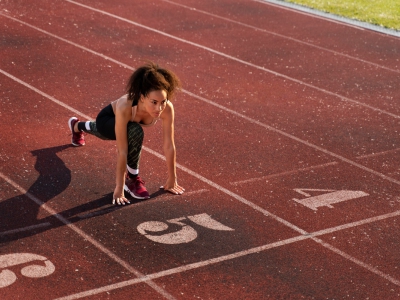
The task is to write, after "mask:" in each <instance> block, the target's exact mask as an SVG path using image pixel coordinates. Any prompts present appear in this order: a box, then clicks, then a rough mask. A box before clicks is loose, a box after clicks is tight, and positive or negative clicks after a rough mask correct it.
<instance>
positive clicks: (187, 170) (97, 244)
mask: <svg viewBox="0 0 400 300" xmlns="http://www.w3.org/2000/svg"><path fill="white" fill-rule="evenodd" d="M0 71H1V72H2V73H3V74H8V73H6V72H4V71H2V70H0ZM13 77H14V76H13ZM14 78H15V77H14ZM20 82H22V83H23V81H20ZM26 87H28V86H26ZM34 91H35V90H34ZM41 95H47V94H41ZM48 99H50V100H52V99H53V98H52V97H50V98H48ZM55 100H56V99H55ZM52 101H53V100H52ZM57 101H58V100H57ZM57 103H62V102H61V101H58V102H57ZM63 107H65V108H67V107H68V106H63ZM76 112H78V111H76ZM79 115H81V116H84V114H82V113H79ZM143 149H144V150H145V151H148V152H149V153H151V154H153V155H154V156H156V157H158V158H160V159H162V160H165V157H164V156H163V155H161V154H159V153H158V152H156V151H154V150H152V149H149V148H147V147H145V146H143ZM177 168H179V169H181V170H183V171H184V172H186V173H188V174H190V175H192V176H193V177H195V178H197V179H199V180H201V181H203V182H205V183H207V184H208V185H210V186H212V187H214V188H216V189H217V190H219V191H221V192H223V193H225V194H227V195H228V196H231V197H232V198H234V199H236V200H238V201H240V202H242V203H243V204H245V205H247V206H249V207H251V208H253V209H254V210H256V211H259V212H261V213H262V214H264V215H265V216H267V217H268V216H269V217H271V218H272V219H274V220H276V221H277V222H280V223H282V224H284V225H286V226H287V227H289V228H291V229H292V230H294V231H297V232H299V233H300V234H301V235H302V236H305V237H307V236H309V233H307V232H306V231H305V230H303V229H301V228H299V227H297V226H296V225H294V224H292V223H290V222H289V221H286V220H285V219H282V218H280V217H278V216H277V215H274V214H272V213H270V212H268V211H267V210H265V209H263V208H262V207H260V206H258V205H256V204H254V203H252V202H250V201H248V200H246V199H245V198H243V197H241V196H239V195H237V194H235V193H233V192H231V191H230V190H228V189H225V188H224V187H222V186H220V185H218V184H216V183H214V182H212V181H211V180H209V179H207V178H205V177H203V176H201V175H200V174H198V173H195V172H193V171H192V170H190V169H188V168H186V167H184V166H182V165H180V164H177ZM0 177H2V178H3V179H4V180H6V181H7V182H8V183H10V184H11V185H13V186H14V187H15V188H16V189H17V190H19V191H20V192H21V193H23V194H25V195H26V196H27V197H29V198H30V199H31V200H33V201H34V202H35V203H37V204H38V205H40V206H42V208H43V209H45V210H46V211H47V212H49V213H50V214H52V215H54V216H55V217H56V218H57V219H59V220H60V221H61V222H63V223H64V224H66V225H67V226H68V227H69V228H71V229H72V230H74V231H75V232H76V233H78V234H79V235H80V236H81V237H83V238H84V239H86V240H88V241H89V242H90V243H92V244H93V245H94V246H95V247H97V248H98V249H99V250H100V251H102V252H103V253H105V254H107V255H108V256H109V257H110V258H111V259H113V260H114V261H115V262H117V263H119V264H120V265H121V266H123V267H124V268H126V269H127V270H128V271H130V272H131V273H133V274H135V275H136V276H137V277H139V278H143V277H145V275H143V274H142V273H140V272H139V271H137V270H136V269H134V268H132V267H131V266H130V265H129V264H128V263H127V262H125V261H124V260H122V259H121V258H119V257H118V256H117V255H115V254H114V253H113V252H111V251H110V250H108V249H107V248H105V247H104V246H103V245H102V244H101V243H99V242H98V241H96V240H95V239H93V238H91V237H90V236H88V235H87V234H86V233H85V232H84V231H82V230H80V229H79V228H78V227H76V226H74V225H73V224H71V223H70V222H69V221H68V220H66V219H65V218H64V217H62V216H61V215H59V214H58V213H56V212H55V211H54V210H53V209H51V208H50V207H48V206H47V205H46V204H44V203H43V202H42V201H40V200H39V199H37V198H36V197H34V196H33V195H31V194H30V193H28V192H27V191H26V190H24V189H23V188H22V187H20V186H19V185H18V184H17V183H15V182H13V181H12V180H11V179H9V178H8V177H7V176H5V175H3V174H2V173H1V172H0ZM293 239H296V238H293ZM312 239H313V240H314V241H316V242H317V243H319V244H321V245H322V246H324V247H326V248H327V249H329V250H332V251H334V252H335V253H338V254H340V255H342V257H344V258H346V259H349V260H350V261H352V262H353V263H355V264H357V265H359V266H361V267H363V268H366V269H367V270H368V271H371V270H372V271H373V272H374V274H377V275H378V276H381V275H382V274H381V272H380V271H379V270H376V269H375V268H373V267H372V266H369V265H367V264H364V263H362V262H360V261H359V260H357V259H356V258H353V257H352V256H350V255H347V254H346V253H344V252H342V251H341V250H339V249H336V248H335V247H333V246H331V245H329V244H327V243H324V242H323V241H321V240H319V239H317V238H315V237H312ZM278 243H279V242H278ZM214 260H215V259H214ZM197 264H199V263H197ZM197 264H194V265H197ZM384 275H385V274H384ZM383 278H385V279H388V278H391V277H390V276H389V275H385V276H384V277H383ZM390 281H391V282H395V279H393V280H390ZM145 282H146V283H147V284H148V285H149V286H151V287H152V288H153V289H154V290H156V291H157V292H158V293H160V294H161V295H163V296H164V297H165V298H167V299H175V298H174V297H173V296H172V295H170V294H168V293H167V292H166V291H165V290H163V289H162V288H161V287H159V286H158V285H156V284H155V283H154V282H152V281H145Z"/></svg>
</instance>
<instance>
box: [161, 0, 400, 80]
mask: <svg viewBox="0 0 400 300" xmlns="http://www.w3.org/2000/svg"><path fill="white" fill-rule="evenodd" d="M162 1H164V2H167V3H170V4H172V5H176V6H180V7H183V8H186V9H189V10H191V11H194V12H198V13H202V14H205V15H208V16H211V17H213V18H217V19H221V20H224V21H228V22H230V23H234V24H238V25H240V26H243V27H247V28H251V29H254V30H255V31H261V32H265V33H267V34H271V35H274V36H277V37H280V38H284V39H287V40H290V41H294V42H296V43H300V44H303V45H307V46H310V47H313V48H316V49H319V50H323V51H326V52H330V53H333V54H335V55H340V56H343V57H346V58H349V59H352V60H356V61H359V62H362V63H365V64H369V65H372V66H374V67H377V68H382V69H385V70H388V71H392V72H396V73H400V70H396V69H391V68H388V67H385V66H382V65H379V64H377V63H373V62H370V61H367V60H364V59H361V58H358V57H355V56H351V55H348V54H345V53H342V52H338V51H335V50H332V49H329V48H325V47H321V46H318V45H315V44H312V43H308V42H305V41H302V40H299V39H295V38H292V37H290V36H287V35H283V34H279V33H276V32H273V31H269V30H266V29H263V28H260V27H256V26H252V25H249V24H246V23H243V22H239V21H235V20H233V19H229V18H225V17H222V16H220V15H216V14H213V13H209V12H206V11H204V10H201V9H197V8H195V7H190V6H186V5H183V4H180V3H176V2H173V1H169V0H162ZM257 2H258V1H257ZM263 4H265V3H263Z"/></svg>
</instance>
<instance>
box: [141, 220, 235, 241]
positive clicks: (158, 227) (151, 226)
mask: <svg viewBox="0 0 400 300" xmlns="http://www.w3.org/2000/svg"><path fill="white" fill-rule="evenodd" d="M187 218H188V219H189V220H191V221H192V222H194V223H196V224H197V225H200V226H203V227H205V228H208V229H212V230H221V231H233V230H234V229H232V228H230V227H228V226H225V225H223V224H221V223H220V222H218V221H216V220H214V219H212V218H211V216H209V215H208V214H199V215H194V216H188V217H187ZM185 219H186V217H181V218H177V219H171V220H167V222H168V223H171V224H176V225H179V226H181V227H182V229H180V230H179V231H176V232H171V233H166V234H163V235H152V234H149V233H148V232H152V233H154V232H161V231H164V230H167V229H168V227H169V226H168V224H166V223H164V222H158V221H149V222H144V223H141V224H139V226H138V227H137V230H138V231H139V233H141V234H143V235H144V236H145V237H147V238H148V239H149V240H152V241H154V242H157V243H162V244H169V245H174V244H183V243H189V242H191V241H193V240H194V239H196V238H197V232H196V230H194V229H193V228H192V227H191V226H189V225H186V224H185V223H182V222H181V221H182V220H185Z"/></svg>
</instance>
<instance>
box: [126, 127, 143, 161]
mask: <svg viewBox="0 0 400 300" xmlns="http://www.w3.org/2000/svg"><path fill="white" fill-rule="evenodd" d="M143 137H144V132H143V128H142V126H140V125H139V124H138V123H134V122H129V123H128V166H129V167H130V168H132V169H139V160H140V153H141V151H142V144H143Z"/></svg>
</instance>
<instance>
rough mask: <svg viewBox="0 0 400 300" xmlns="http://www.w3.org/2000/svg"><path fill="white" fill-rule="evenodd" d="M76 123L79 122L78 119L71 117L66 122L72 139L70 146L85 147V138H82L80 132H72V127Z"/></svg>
mask: <svg viewBox="0 0 400 300" xmlns="http://www.w3.org/2000/svg"><path fill="white" fill-rule="evenodd" d="M76 122H79V119H78V118H77V117H72V118H71V119H69V120H68V126H69V129H70V130H71V133H72V138H71V143H72V145H74V146H75V147H79V146H83V145H85V138H84V137H83V132H82V131H80V132H75V131H74V126H75V123H76Z"/></svg>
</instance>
